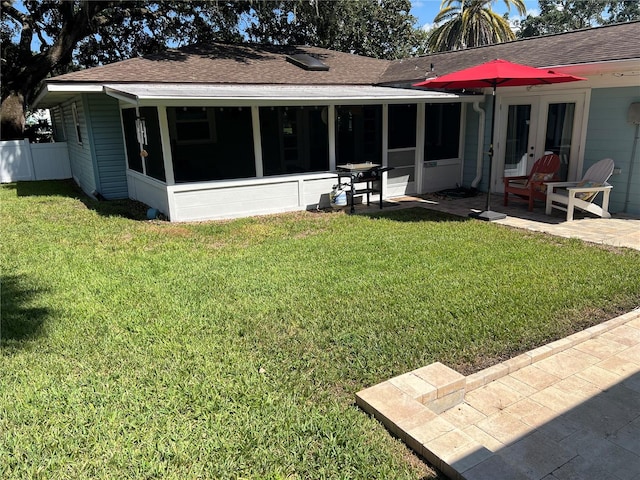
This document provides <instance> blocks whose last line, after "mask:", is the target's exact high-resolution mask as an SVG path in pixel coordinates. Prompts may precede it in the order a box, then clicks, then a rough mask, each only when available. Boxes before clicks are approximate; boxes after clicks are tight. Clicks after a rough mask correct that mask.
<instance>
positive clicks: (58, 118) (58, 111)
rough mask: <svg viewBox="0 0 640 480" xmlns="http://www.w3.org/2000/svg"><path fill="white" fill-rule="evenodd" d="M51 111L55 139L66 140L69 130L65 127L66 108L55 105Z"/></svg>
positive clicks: (56, 140)
mask: <svg viewBox="0 0 640 480" xmlns="http://www.w3.org/2000/svg"><path fill="white" fill-rule="evenodd" d="M50 112H51V124H52V127H53V140H54V141H55V142H66V141H67V132H66V130H65V127H64V110H63V109H62V108H60V107H55V108H52V109H51V110H50Z"/></svg>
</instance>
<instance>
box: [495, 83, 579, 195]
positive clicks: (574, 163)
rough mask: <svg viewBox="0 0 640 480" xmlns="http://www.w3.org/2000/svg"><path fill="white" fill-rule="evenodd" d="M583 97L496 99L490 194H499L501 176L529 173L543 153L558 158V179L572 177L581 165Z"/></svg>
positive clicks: (515, 97)
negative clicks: (496, 116) (497, 100)
mask: <svg viewBox="0 0 640 480" xmlns="http://www.w3.org/2000/svg"><path fill="white" fill-rule="evenodd" d="M585 97H586V93H562V94H547V95H527V96H502V97H501V98H500V103H499V105H500V106H499V112H498V119H497V121H498V124H497V125H498V127H497V128H496V140H497V148H496V152H495V157H494V162H495V164H494V172H495V174H494V175H493V182H494V183H493V188H492V190H493V191H495V192H502V191H503V182H502V178H503V177H505V176H516V175H526V174H527V173H529V171H530V170H531V167H532V166H533V163H534V162H535V161H536V160H537V159H538V158H540V157H541V156H542V155H544V154H545V153H546V152H552V153H555V154H557V155H558V156H559V157H560V160H561V167H560V179H561V180H572V179H575V178H576V176H577V174H578V173H579V171H580V167H581V165H580V164H581V162H582V156H581V151H580V143H581V138H582V131H583V122H584V118H583V116H584V110H585Z"/></svg>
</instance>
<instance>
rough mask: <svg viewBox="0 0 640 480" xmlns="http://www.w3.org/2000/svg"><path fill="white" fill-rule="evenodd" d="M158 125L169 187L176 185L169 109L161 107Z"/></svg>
mask: <svg viewBox="0 0 640 480" xmlns="http://www.w3.org/2000/svg"><path fill="white" fill-rule="evenodd" d="M157 111H158V124H159V127H160V142H161V144H162V158H163V161H164V177H165V178H166V183H167V185H173V184H175V183H176V180H175V177H174V175H173V154H172V153H171V138H170V136H169V120H168V118H167V107H165V106H159V107H158V109H157Z"/></svg>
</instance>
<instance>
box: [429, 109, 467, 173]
mask: <svg viewBox="0 0 640 480" xmlns="http://www.w3.org/2000/svg"><path fill="white" fill-rule="evenodd" d="M460 105H461V104H460V103H428V104H427V105H426V131H425V135H424V159H425V160H441V159H445V158H457V157H458V155H459V152H458V150H459V148H460V113H461V106H460Z"/></svg>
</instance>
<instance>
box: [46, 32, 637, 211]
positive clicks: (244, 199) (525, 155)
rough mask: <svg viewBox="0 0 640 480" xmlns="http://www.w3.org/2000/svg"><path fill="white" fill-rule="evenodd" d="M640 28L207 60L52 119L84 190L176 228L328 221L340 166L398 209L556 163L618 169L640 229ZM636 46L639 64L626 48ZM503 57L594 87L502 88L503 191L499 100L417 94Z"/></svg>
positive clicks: (620, 191)
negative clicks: (638, 150) (432, 47)
mask: <svg viewBox="0 0 640 480" xmlns="http://www.w3.org/2000/svg"><path fill="white" fill-rule="evenodd" d="M637 27H638V23H631V24H623V25H618V26H611V27H600V28H597V29H590V30H585V31H577V32H570V33H567V34H562V35H555V36H550V37H540V38H534V39H528V40H521V41H516V42H510V43H507V44H499V45H494V46H489V47H481V48H477V49H470V50H465V51H460V52H447V53H444V54H438V55H431V56H428V57H420V58H414V59H405V60H400V61H395V62H389V61H384V60H376V59H371V58H366V57H360V56H356V55H349V54H344V53H339V52H333V51H329V50H324V49H318V48H312V47H264V46H262V47H256V46H238V45H221V44H214V45H209V46H192V47H188V48H185V49H181V50H173V51H169V52H167V53H165V54H159V55H155V56H150V57H144V58H136V59H131V60H127V61H124V62H118V63H116V64H112V65H106V66H103V67H96V68H93V69H88V70H85V71H81V72H75V73H71V74H67V75H63V76H60V77H56V78H53V79H50V80H49V81H48V82H47V85H46V88H45V90H43V92H42V93H41V94H40V96H39V98H38V101H39V106H41V107H49V108H51V110H52V117H53V119H54V123H55V135H56V138H57V139H63V138H64V139H66V140H67V142H68V144H69V153H70V157H71V162H72V172H73V177H74V179H75V180H76V182H77V183H78V184H79V185H80V186H81V187H82V188H83V190H84V191H86V192H87V193H89V194H97V193H99V194H100V195H102V196H103V197H105V198H124V197H129V198H132V199H137V200H140V201H142V202H144V203H146V204H148V205H150V206H152V207H154V208H157V209H159V210H160V211H161V212H163V213H164V214H166V215H167V216H168V217H169V218H170V219H171V220H172V221H193V220H206V219H216V218H231V217H239V216H248V215H255V214H264V213H274V212H282V211H292V210H300V209H310V208H316V207H324V206H328V205H329V192H330V191H331V189H332V186H333V185H334V184H335V183H336V181H337V179H336V174H335V173H334V172H335V170H336V167H337V166H339V165H341V164H348V163H359V162H372V163H374V164H380V165H383V166H388V167H393V169H392V170H390V171H388V172H387V173H385V174H384V177H383V182H384V192H385V195H386V196H387V197H394V196H398V195H405V194H422V193H427V192H433V191H438V190H442V189H446V188H454V187H456V186H457V185H464V186H470V187H477V188H479V189H486V188H487V186H488V182H489V181H491V182H493V183H492V190H493V191H500V188H501V184H502V182H501V177H502V176H503V175H504V174H505V172H514V171H519V170H522V171H523V172H526V171H527V170H528V168H530V166H531V164H532V163H533V161H534V160H535V158H537V157H538V156H539V155H541V154H542V153H543V152H544V151H554V152H555V153H558V154H559V155H560V157H561V158H562V159H563V170H562V174H563V177H564V178H565V179H569V180H572V179H576V178H580V176H581V173H582V172H583V171H584V170H586V169H587V168H588V167H589V166H590V165H591V164H593V163H595V162H596V161H598V160H599V159H601V158H603V157H612V158H614V160H615V161H616V167H617V170H616V172H617V174H616V175H614V176H613V177H612V178H611V183H612V184H613V185H614V189H613V193H612V197H611V205H610V210H611V211H612V212H621V211H627V212H628V213H631V214H640V195H637V194H633V192H639V191H640V180H639V179H638V175H639V173H638V170H640V167H638V168H636V169H635V170H636V171H635V173H633V176H631V175H630V174H631V170H632V168H631V167H632V165H633V163H634V162H635V163H637V158H636V159H632V158H631V152H632V147H633V142H634V133H635V125H634V124H632V123H630V122H628V121H627V111H628V108H629V105H631V104H632V103H634V102H640V85H639V83H638V78H639V77H638V75H640V74H639V73H638V72H640V41H638V40H637V39H635V35H633V33H632V32H633V31H634V29H637ZM621 37H629V42H626V43H627V46H628V47H629V48H625V49H624V51H623V52H621V51H619V50H620V49H614V48H612V45H614V44H618V41H619V39H620V38H621ZM632 37H633V38H632ZM576 45H579V46H580V48H576ZM614 50H615V51H614ZM497 57H500V58H505V59H508V60H511V61H516V62H520V63H528V64H530V65H533V66H539V67H553V68H554V69H556V70H557V71H562V72H565V73H571V74H575V75H579V76H583V77H586V78H587V79H588V80H587V81H586V82H579V83H580V84H579V85H577V84H576V85H559V86H551V85H548V86H542V87H533V88H532V87H529V88H526V87H522V88H520V87H515V88H509V89H501V90H502V91H501V92H500V93H499V95H498V98H497V100H498V102H497V109H496V114H497V118H496V120H497V123H496V125H497V128H496V138H494V139H493V143H494V146H495V147H496V157H495V158H494V162H495V165H494V167H497V168H494V176H493V178H492V179H488V178H487V175H488V165H487V162H486V159H485V155H484V152H485V151H486V149H487V148H488V145H489V143H490V142H491V139H489V138H488V137H489V128H488V127H487V125H490V122H491V121H492V117H493V112H491V111H490V105H491V102H490V101H489V100H490V97H488V96H487V95H486V93H487V92H479V91H478V92H457V93H450V92H436V91H426V90H421V89H415V88H411V85H412V84H413V83H415V82H417V81H421V80H424V78H425V77H427V76H431V75H434V74H437V75H442V74H445V73H448V72H450V71H454V70H458V69H461V68H465V67H467V66H470V65H473V64H478V63H481V62H483V61H485V60H490V59H492V58H497ZM569 57H571V62H569V60H568V58H569ZM248 79H250V82H251V83H248ZM629 193H631V195H629Z"/></svg>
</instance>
